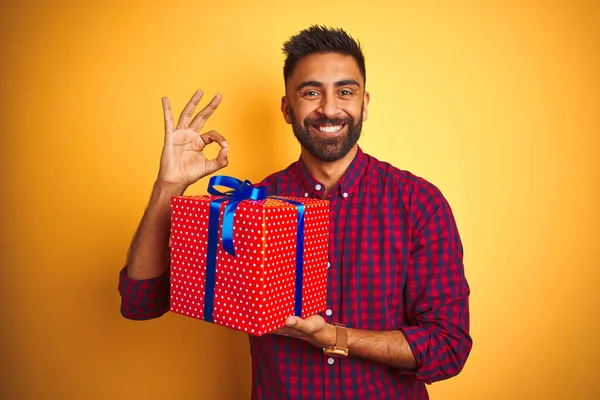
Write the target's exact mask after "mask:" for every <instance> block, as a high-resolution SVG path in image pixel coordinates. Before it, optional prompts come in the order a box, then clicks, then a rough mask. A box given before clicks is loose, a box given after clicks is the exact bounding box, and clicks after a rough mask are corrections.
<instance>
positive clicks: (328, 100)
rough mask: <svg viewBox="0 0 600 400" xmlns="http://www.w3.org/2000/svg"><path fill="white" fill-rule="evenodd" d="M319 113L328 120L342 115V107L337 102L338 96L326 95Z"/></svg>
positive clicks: (322, 99)
mask: <svg viewBox="0 0 600 400" xmlns="http://www.w3.org/2000/svg"><path fill="white" fill-rule="evenodd" d="M317 111H318V112H319V113H320V114H322V115H323V116H325V117H327V118H333V117H336V116H337V115H338V114H339V113H340V107H339V105H338V102H337V98H336V96H334V95H332V94H325V95H323V97H322V98H321V104H320V106H319V108H318V109H317Z"/></svg>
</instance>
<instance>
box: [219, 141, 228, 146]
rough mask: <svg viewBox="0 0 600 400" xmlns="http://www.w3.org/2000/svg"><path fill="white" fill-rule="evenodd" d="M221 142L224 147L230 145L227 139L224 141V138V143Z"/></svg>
mask: <svg viewBox="0 0 600 400" xmlns="http://www.w3.org/2000/svg"><path fill="white" fill-rule="evenodd" d="M221 144H222V145H223V147H227V146H229V145H228V144H227V142H226V141H224V140H223V143H221Z"/></svg>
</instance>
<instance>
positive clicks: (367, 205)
mask: <svg viewBox="0 0 600 400" xmlns="http://www.w3.org/2000/svg"><path fill="white" fill-rule="evenodd" d="M284 51H285V53H286V55H287V58H286V61H285V66H284V78H285V96H283V98H282V101H281V110H282V113H283V116H284V118H285V120H286V122H287V123H289V124H290V125H291V126H292V130H293V132H294V135H295V136H296V138H297V139H298V141H299V142H300V144H301V156H300V159H299V160H298V161H297V162H295V163H293V164H291V165H290V166H289V167H288V168H287V169H285V170H283V171H280V172H278V173H275V174H273V175H271V176H269V177H267V178H266V179H265V180H264V182H262V183H260V184H259V185H265V186H267V190H268V193H269V194H270V195H283V196H294V197H316V198H321V199H328V200H329V201H330V207H331V208H330V209H331V218H330V219H331V222H330V254H329V262H330V264H329V265H330V267H329V270H328V271H329V276H328V292H327V310H326V311H325V312H324V313H322V315H315V316H311V317H309V318H306V319H304V320H302V319H300V318H297V317H290V318H288V320H287V321H286V327H285V328H282V329H279V330H278V331H276V332H274V333H273V334H268V335H264V336H261V337H254V336H250V349H251V354H252V368H253V385H252V398H253V399H321V398H322V399H427V398H428V395H427V390H426V387H425V384H426V383H431V382H434V381H438V380H442V379H447V378H449V377H452V376H454V375H456V374H458V373H459V372H460V371H461V370H462V368H463V366H464V364H465V362H466V359H467V357H468V354H469V352H470V350H471V346H472V341H471V338H470V336H469V308H468V297H469V286H468V283H467V281H466V278H465V276H464V270H463V261H462V258H463V255H462V244H461V241H460V237H459V234H458V231H457V228H456V224H455V221H454V218H453V216H452V212H451V209H450V207H449V205H448V203H447V202H446V200H445V199H444V197H443V195H442V194H441V193H440V191H439V190H438V189H437V188H436V187H435V186H433V185H432V184H430V183H428V182H427V181H425V180H424V179H421V178H419V177H416V176H414V175H412V174H410V173H409V172H406V171H401V170H399V169H397V168H395V167H393V166H391V165H389V164H387V163H384V162H381V161H378V160H377V159H375V158H374V157H371V156H369V155H367V154H365V153H364V152H363V151H362V150H361V149H360V147H359V146H358V144H357V142H358V139H359V137H360V133H361V128H362V123H363V121H365V120H366V119H367V111H368V106H369V97H370V96H369V93H368V92H367V91H366V90H365V82H366V69H365V61H364V57H363V54H362V51H361V49H360V46H359V44H358V43H357V42H356V41H355V40H354V39H352V38H351V37H350V36H349V35H348V34H346V33H345V32H344V31H343V30H339V29H329V28H325V27H319V26H313V27H311V28H309V29H307V30H304V31H302V32H300V33H299V34H297V35H296V36H294V37H292V38H291V39H290V40H289V41H288V42H287V43H286V44H285V45H284ZM201 97H202V93H201V92H200V91H198V92H196V94H195V95H194V96H193V97H192V99H191V101H190V103H189V104H188V105H187V106H186V107H185V109H184V110H183V112H182V114H181V116H180V118H179V121H178V124H177V126H174V121H173V118H172V115H171V110H170V107H169V102H168V100H167V99H163V106H164V116H165V130H166V135H165V144H164V149H163V153H162V157H161V164H160V170H159V173H158V177H157V180H156V183H155V184H154V189H153V192H152V197H151V200H150V203H149V205H148V208H147V210H146V212H145V214H144V217H143V218H142V221H141V223H140V226H139V229H138V231H137V233H136V235H135V237H134V240H133V242H132V245H131V248H130V252H129V256H128V263H127V266H126V267H125V268H123V270H122V271H121V275H120V284H119V288H120V292H121V295H122V299H123V301H122V308H121V312H122V314H123V315H124V316H125V317H127V318H131V319H149V318H155V317H158V316H160V315H162V314H163V313H165V312H166V310H167V309H168V307H169V292H168V290H169V274H168V268H169V249H168V242H169V223H170V214H169V213H170V203H169V201H170V198H171V196H176V195H182V194H183V193H184V191H185V189H186V188H187V187H188V186H189V185H191V184H193V183H194V182H196V181H198V180H199V179H201V178H203V177H205V176H207V175H209V174H212V173H214V172H216V171H218V170H219V169H221V168H223V167H225V166H226V165H227V150H228V145H227V143H226V142H225V139H224V138H223V137H222V136H221V135H220V134H219V133H217V132H214V131H211V132H208V133H205V134H202V135H199V132H200V130H201V129H202V126H203V124H204V122H205V121H206V119H207V118H209V117H210V115H211V114H212V113H213V112H214V111H215V109H216V108H217V106H218V105H219V102H220V100H221V97H220V96H219V95H217V96H215V97H214V98H213V99H212V101H211V102H210V104H209V105H208V106H206V107H205V108H204V109H203V110H202V111H200V112H199V113H198V115H197V116H196V117H194V118H192V114H193V112H194V110H195V109H196V107H197V105H198V103H199V101H200V99H201ZM212 142H216V143H218V144H219V145H220V146H221V150H220V152H219V154H218V156H217V157H216V158H215V159H214V160H207V159H206V158H205V157H204V155H203V153H202V150H203V149H204V147H205V146H206V145H209V144H210V143H212ZM334 324H341V325H344V327H342V326H337V325H334ZM346 350H347V356H345V354H346ZM334 356H335V357H334Z"/></svg>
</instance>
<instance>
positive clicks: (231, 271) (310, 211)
mask: <svg viewBox="0 0 600 400" xmlns="http://www.w3.org/2000/svg"><path fill="white" fill-rule="evenodd" d="M216 198H220V196H180V197H174V198H173V199H172V211H171V214H172V221H171V311H173V312H175V313H179V314H183V315H186V316H189V317H192V318H198V319H203V318H204V301H205V283H206V254H207V244H208V218H209V213H210V202H211V201H212V200H213V199H216ZM289 199H290V200H294V201H297V202H301V203H303V204H304V205H305V217H304V219H305V220H304V221H305V222H304V224H305V229H304V232H305V233H304V238H305V239H304V258H303V260H304V262H303V285H302V317H304V318H305V317H308V316H310V315H314V314H317V313H319V312H321V311H323V310H324V309H325V302H326V296H327V261H328V243H329V202H328V201H325V200H318V199H307V198H292V197H289ZM225 205H226V202H225V203H222V204H221V220H220V221H219V243H218V248H217V261H216V265H217V267H216V276H215V289H214V307H213V318H214V323H216V324H219V325H223V326H226V327H229V328H231V329H235V330H240V331H244V332H248V333H250V334H252V335H256V336H260V335H263V334H265V333H268V332H271V331H273V330H275V329H278V328H281V327H283V324H284V321H285V319H286V318H287V317H288V316H290V315H293V313H294V294H295V291H294V288H295V277H296V238H297V235H296V233H297V217H298V212H297V208H296V206H295V205H293V204H290V203H287V202H284V201H281V200H275V199H271V198H268V199H266V200H261V201H253V200H246V201H243V202H241V203H240V204H239V205H238V207H237V209H236V211H235V222H234V227H233V239H234V245H235V254H236V256H237V257H235V258H234V257H233V256H231V255H230V254H228V253H226V252H225V251H224V250H223V248H222V245H221V223H222V217H223V211H224V209H225Z"/></svg>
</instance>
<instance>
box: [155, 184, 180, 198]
mask: <svg viewBox="0 0 600 400" xmlns="http://www.w3.org/2000/svg"><path fill="white" fill-rule="evenodd" d="M187 188H188V186H187V185H180V184H174V183H166V182H163V181H161V180H156V181H155V182H154V186H153V188H152V194H153V195H154V196H157V195H158V196H159V197H168V198H169V199H170V198H171V197H173V196H182V195H183V193H185V191H186V190H187Z"/></svg>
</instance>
